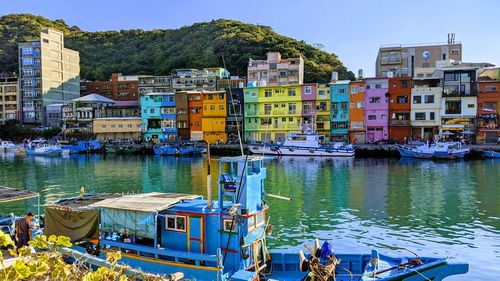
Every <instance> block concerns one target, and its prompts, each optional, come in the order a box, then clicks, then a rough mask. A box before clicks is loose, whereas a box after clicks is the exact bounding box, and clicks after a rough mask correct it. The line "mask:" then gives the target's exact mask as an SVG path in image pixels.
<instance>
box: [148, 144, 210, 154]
mask: <svg viewBox="0 0 500 281" xmlns="http://www.w3.org/2000/svg"><path fill="white" fill-rule="evenodd" d="M153 151H154V153H155V154H156V155H162V156H193V155H198V154H202V152H203V147H200V146H198V144H196V143H194V142H178V143H166V144H157V145H155V146H153Z"/></svg>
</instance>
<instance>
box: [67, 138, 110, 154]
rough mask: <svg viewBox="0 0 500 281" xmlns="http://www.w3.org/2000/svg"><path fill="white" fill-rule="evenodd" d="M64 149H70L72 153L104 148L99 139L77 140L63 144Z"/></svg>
mask: <svg viewBox="0 0 500 281" xmlns="http://www.w3.org/2000/svg"><path fill="white" fill-rule="evenodd" d="M61 148H62V149H66V150H69V153H70V154H83V153H96V152H100V151H101V149H102V146H101V143H100V142H99V141H97V140H91V141H77V142H76V143H74V144H61Z"/></svg>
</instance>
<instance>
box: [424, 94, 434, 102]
mask: <svg viewBox="0 0 500 281" xmlns="http://www.w3.org/2000/svg"><path fill="white" fill-rule="evenodd" d="M425 103H434V95H425Z"/></svg>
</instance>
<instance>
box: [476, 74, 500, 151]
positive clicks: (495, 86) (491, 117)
mask: <svg viewBox="0 0 500 281" xmlns="http://www.w3.org/2000/svg"><path fill="white" fill-rule="evenodd" d="M499 78H500V75H499ZM498 115H500V80H490V81H478V91H477V135H476V136H477V142H486V143H495V142H497V139H498V137H500V129H499V125H500V124H499V120H498Z"/></svg>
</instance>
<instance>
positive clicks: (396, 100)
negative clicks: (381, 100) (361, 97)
mask: <svg viewBox="0 0 500 281" xmlns="http://www.w3.org/2000/svg"><path fill="white" fill-rule="evenodd" d="M411 87H412V79H411V78H410V77H408V76H406V77H395V78H389V140H391V141H394V142H396V143H403V142H404V141H405V140H409V139H410V137H411V121H410V119H411V118H410V112H411V103H410V99H411Z"/></svg>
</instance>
